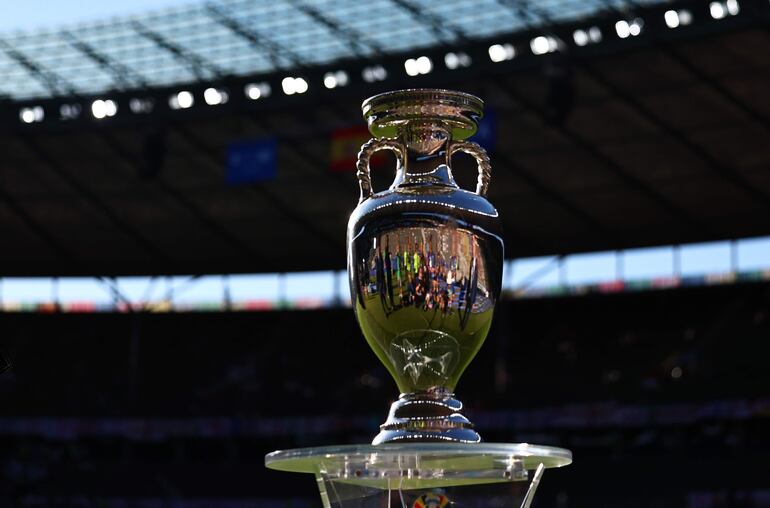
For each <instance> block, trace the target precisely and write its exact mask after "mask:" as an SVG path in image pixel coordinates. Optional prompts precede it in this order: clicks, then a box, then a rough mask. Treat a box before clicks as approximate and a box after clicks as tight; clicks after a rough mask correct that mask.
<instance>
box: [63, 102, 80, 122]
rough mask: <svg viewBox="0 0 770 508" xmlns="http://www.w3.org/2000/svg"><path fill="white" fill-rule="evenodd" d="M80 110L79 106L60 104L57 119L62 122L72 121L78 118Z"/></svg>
mask: <svg viewBox="0 0 770 508" xmlns="http://www.w3.org/2000/svg"><path fill="white" fill-rule="evenodd" d="M81 110H82V108H81V107H80V104H62V105H61V106H59V118H61V119H62V120H74V119H75V118H77V117H79V116H80V112H81Z"/></svg>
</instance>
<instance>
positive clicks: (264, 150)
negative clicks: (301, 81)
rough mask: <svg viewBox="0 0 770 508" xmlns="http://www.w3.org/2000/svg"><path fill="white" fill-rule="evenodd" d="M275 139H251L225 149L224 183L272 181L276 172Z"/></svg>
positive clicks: (237, 183)
mask: <svg viewBox="0 0 770 508" xmlns="http://www.w3.org/2000/svg"><path fill="white" fill-rule="evenodd" d="M277 145H278V144H277V142H276V140H275V138H268V139H251V140H247V141H239V142H237V143H232V144H230V146H228V147H227V170H226V173H225V181H226V182H227V183H228V184H230V185H241V184H245V183H254V182H264V181H267V180H274V179H275V176H276V174H277V171H278V167H277V166H278V160H277V152H278V150H277Z"/></svg>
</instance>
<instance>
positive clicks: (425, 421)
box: [372, 388, 481, 445]
mask: <svg viewBox="0 0 770 508" xmlns="http://www.w3.org/2000/svg"><path fill="white" fill-rule="evenodd" d="M462 408H463V404H462V402H460V401H459V400H457V399H455V398H454V394H453V393H451V392H449V391H447V390H446V389H444V388H435V389H431V390H428V391H421V392H413V393H402V394H401V395H400V396H399V398H398V400H397V401H395V402H394V403H393V404H392V405H391V406H390V412H389V413H388V419H387V420H386V421H385V423H383V424H382V425H380V433H379V434H377V436H376V437H375V438H374V441H372V444H374V445H378V444H384V443H396V442H403V441H410V442H422V443H430V442H450V443H479V442H481V436H479V434H478V432H476V431H475V430H473V424H472V423H471V422H470V421H469V420H468V419H467V418H466V417H465V416H463V415H462V414H461V413H460V411H461V410H462Z"/></svg>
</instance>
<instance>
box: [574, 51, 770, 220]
mask: <svg viewBox="0 0 770 508" xmlns="http://www.w3.org/2000/svg"><path fill="white" fill-rule="evenodd" d="M581 67H582V69H583V70H585V71H586V73H587V74H588V75H589V76H591V77H592V78H593V79H594V80H596V81H597V82H598V83H600V84H601V85H602V86H604V87H605V88H606V89H607V90H609V91H610V92H611V93H612V94H613V95H615V96H616V97H618V98H619V99H621V100H622V101H623V102H625V103H626V105H627V106H628V107H630V108H631V109H632V110H633V111H635V112H636V113H637V114H638V115H639V116H640V117H642V118H644V119H645V120H646V121H648V122H650V124H652V125H654V126H655V127H656V128H657V129H659V130H661V131H662V132H664V133H665V134H666V136H668V137H669V138H670V139H673V140H674V141H676V142H677V143H678V144H680V145H681V146H683V147H685V148H686V149H687V150H688V151H689V152H690V153H692V154H693V155H695V156H696V157H698V158H699V159H700V160H701V161H703V162H704V163H705V164H706V165H707V166H709V167H710V168H711V169H712V170H713V171H714V172H715V173H717V174H718V175H719V176H720V177H721V178H723V179H724V180H726V181H728V182H730V183H732V184H733V185H735V186H736V187H738V188H739V189H741V190H742V191H743V192H744V193H745V194H746V195H748V196H750V197H751V198H753V199H754V200H756V201H757V202H759V203H760V204H761V205H763V206H764V207H765V208H767V209H769V210H770V195H768V194H767V193H766V192H764V191H762V190H760V189H758V188H757V187H755V186H753V185H751V183H749V182H748V181H746V180H745V179H744V178H743V177H742V176H741V175H740V174H738V173H737V172H736V171H735V170H733V169H732V168H731V167H730V166H728V165H727V164H724V163H722V162H721V161H719V160H718V159H717V158H716V157H714V156H713V155H711V154H710V153H708V152H707V151H706V150H704V149H703V147H701V146H700V145H698V144H697V143H696V142H694V141H693V140H691V139H690V138H689V137H687V136H686V135H685V134H683V133H682V132H681V131H680V130H678V129H676V128H674V127H672V126H671V125H670V124H668V123H667V122H665V121H664V120H663V119H662V118H661V117H660V116H658V115H657V114H655V113H654V112H653V111H652V110H650V108H648V107H647V106H645V105H644V104H643V103H642V102H641V101H640V100H638V99H636V98H635V97H632V96H631V95H630V94H628V93H626V92H624V91H623V90H621V89H620V88H619V87H618V86H617V85H615V84H614V83H612V82H611V81H610V80H609V79H608V78H607V77H606V76H604V75H603V74H602V73H601V72H600V71H598V70H597V69H595V68H594V67H593V66H592V65H590V64H588V63H587V62H582V64H581Z"/></svg>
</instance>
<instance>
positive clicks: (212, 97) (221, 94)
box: [203, 87, 228, 106]
mask: <svg viewBox="0 0 770 508" xmlns="http://www.w3.org/2000/svg"><path fill="white" fill-rule="evenodd" d="M227 99H228V97H227V92H225V91H224V90H219V89H216V88H212V87H210V88H207V89H206V90H204V91H203V100H204V101H205V102H206V104H208V105H209V106H217V105H219V104H224V103H226V102H227Z"/></svg>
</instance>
